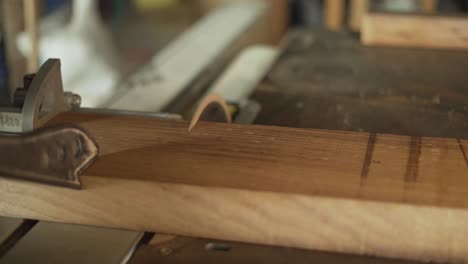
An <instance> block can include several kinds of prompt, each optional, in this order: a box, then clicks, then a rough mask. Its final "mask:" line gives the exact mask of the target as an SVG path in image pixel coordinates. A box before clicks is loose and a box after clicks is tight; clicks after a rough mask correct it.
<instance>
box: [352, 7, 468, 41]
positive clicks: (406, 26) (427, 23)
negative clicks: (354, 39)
mask: <svg viewBox="0 0 468 264" xmlns="http://www.w3.org/2000/svg"><path fill="white" fill-rule="evenodd" d="M361 41H362V43H363V44H364V45H372V46H401V47H423V48H439V49H468V19H467V18H465V17H442V16H420V15H397V14H367V15H366V16H365V17H364V21H363V25H362V34H361Z"/></svg>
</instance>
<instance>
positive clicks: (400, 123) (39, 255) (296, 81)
mask: <svg viewBox="0 0 468 264" xmlns="http://www.w3.org/2000/svg"><path fill="white" fill-rule="evenodd" d="M467 66H468V54H467V53H466V52H465V53H463V52H455V51H433V50H419V49H401V48H398V49H389V48H364V47H362V46H361V45H360V43H359V40H358V39H357V37H356V36H355V35H352V34H349V33H329V32H324V31H309V30H299V31H297V32H296V33H294V34H291V39H290V42H289V44H288V45H287V47H286V48H285V51H284V53H283V54H282V56H281V57H280V59H279V60H278V62H277V63H276V65H275V66H274V67H273V69H272V70H271V71H270V73H269V74H268V75H267V76H266V77H265V79H264V81H263V82H262V84H261V85H259V87H258V88H257V90H256V91H255V93H254V95H253V96H252V99H253V100H256V101H258V102H259V103H260V104H261V105H262V111H261V112H260V114H259V116H258V118H257V120H256V124H262V125H276V126H287V127H298V128H318V129H327V130H345V131H357V132H369V133H371V135H372V134H376V133H387V134H399V135H407V136H408V135H409V136H411V137H412V139H414V140H415V142H417V139H418V138H419V137H422V136H431V137H450V138H457V139H468V129H467V128H468V122H467V120H466V118H465V116H466V114H467V111H468V108H467V107H466V102H467V101H468V94H467V92H466V91H465V86H466V83H468V76H467V75H466V73H465V72H466V68H467ZM370 138H371V137H370ZM460 146H461V148H462V149H463V145H461V144H460ZM416 147H417V144H415V146H413V148H416ZM465 159H466V157H465ZM161 214H164V212H163V211H162V212H161ZM28 223H29V224H28V225H26V227H24V228H26V231H23V232H22V233H20V234H21V235H24V236H23V237H22V238H21V239H17V243H16V244H15V245H8V247H9V251H8V252H6V254H5V255H4V258H3V259H1V260H0V263H12V262H15V261H16V262H21V261H27V260H28V261H30V260H31V259H33V260H39V259H43V260H44V258H46V257H50V254H56V256H57V257H56V258H54V260H55V261H57V262H59V261H60V259H62V260H63V258H61V256H62V257H63V255H65V256H66V257H67V258H70V254H73V250H74V248H79V247H78V245H77V243H79V245H81V246H82V245H83V244H85V243H86V242H84V241H83V240H79V241H73V240H71V238H70V237H66V236H65V235H64V234H67V233H66V230H67V225H64V224H52V223H46V222H39V223H38V224H36V225H33V224H35V222H33V221H28ZM50 225H61V226H63V230H64V233H63V234H60V233H58V234H49V233H47V232H45V233H44V232H39V231H38V230H36V229H38V227H42V228H44V227H45V228H47V226H50ZM28 226H29V229H28ZM1 227H2V226H0V228H1ZM88 228H90V227H83V232H84V233H85V232H87V231H86V229H88ZM317 228H320V227H317ZM90 229H93V228H90ZM97 229H99V230H100V231H99V232H100V234H101V235H102V236H101V237H93V235H88V237H86V239H89V240H93V241H94V242H95V243H97V242H96V241H98V242H99V243H97V244H96V245H93V247H92V248H87V249H86V250H83V251H81V252H79V255H77V256H76V260H78V259H80V258H85V261H83V259H81V261H78V262H86V261H93V260H94V259H89V258H90V257H92V256H99V257H100V259H99V262H100V263H115V262H116V261H117V262H118V261H123V260H124V259H126V258H127V256H129V254H130V252H131V251H132V249H131V247H129V245H134V246H135V245H138V246H137V249H136V251H135V252H134V254H133V255H132V256H131V257H130V259H129V263H154V262H162V263H185V262H208V263H218V262H226V263H239V262H243V263H244V262H247V263H258V262H267V261H268V262H270V263H284V262H287V263H290V262H292V263H314V262H317V263H343V262H346V263H415V262H409V261H400V260H389V259H380V258H379V259H377V258H373V257H363V256H351V255H345V254H331V253H323V252H316V251H307V250H300V249H291V248H281V247H270V246H259V245H251V244H244V243H234V242H223V241H213V240H209V239H197V238H188V237H174V236H167V235H160V234H156V235H154V237H153V236H152V234H135V233H134V232H127V231H117V230H111V229H102V228H95V230H97ZM56 230H57V229H56ZM27 231H29V232H27ZM36 231H37V232H36ZM88 232H92V231H91V230H88ZM99 232H95V233H94V234H98V233H99ZM116 232H117V233H118V234H117V233H116ZM115 234H117V237H119V236H120V237H121V238H122V237H125V239H120V240H119V239H116V238H115ZM68 235H70V236H73V235H76V236H80V237H81V236H82V235H83V234H78V233H71V234H68ZM46 237H47V238H46ZM0 239H2V236H1V235H0ZM0 241H1V240H0ZM64 241H65V242H64ZM116 241H120V242H121V243H120V244H118V243H117V244H116ZM60 245H61V246H60ZM64 245H65V246H64ZM57 248H59V250H57ZM112 249H114V250H112ZM78 251H79V250H78ZM117 251H118V252H117ZM0 252H1V251H0ZM106 256H108V258H106ZM49 260H50V259H49Z"/></svg>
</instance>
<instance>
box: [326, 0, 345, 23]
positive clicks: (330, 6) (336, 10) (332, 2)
mask: <svg viewBox="0 0 468 264" xmlns="http://www.w3.org/2000/svg"><path fill="white" fill-rule="evenodd" d="M344 11H345V2H344V0H326V1H325V11H324V19H325V20H324V21H325V27H326V28H327V29H328V30H332V31H339V30H341V29H343V20H344Z"/></svg>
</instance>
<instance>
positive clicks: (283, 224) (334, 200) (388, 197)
mask: <svg viewBox="0 0 468 264" xmlns="http://www.w3.org/2000/svg"><path fill="white" fill-rule="evenodd" d="M64 120H66V121H67V122H72V123H79V124H81V125H82V126H83V127H85V128H86V129H87V130H89V131H90V132H91V133H92V134H93V135H94V136H95V138H96V140H97V141H98V143H99V145H100V147H101V155H100V158H99V160H98V161H97V162H96V163H95V164H94V165H93V166H92V167H90V168H89V169H88V170H87V171H86V172H85V175H84V176H83V184H84V189H83V190H81V191H76V190H69V189H64V188H58V187H53V186H44V185H39V184H34V183H27V182H21V181H14V180H9V179H0V193H1V194H2V199H1V200H0V215H5V216H14V217H23V218H33V219H39V220H48V221H57V222H66V223H76V224H88V225H97V226H107V227H117V228H128V229H136V230H147V231H155V232H162V233H169V234H176V235H188V236H197V237H208V238H217V239H226V240H234V241H243V242H252V243H260V244H269V245H280V246H291V247H299V248H306V249H318V250H328V251H336V252H343V253H356V254H366V255H379V256H386V257H398V258H408V259H414V260H433V261H455V262H459V261H468V253H467V252H468V246H467V245H466V243H465V240H466V237H467V236H468V225H467V224H466V223H467V221H468V211H467V210H466V208H467V206H468V198H467V197H468V195H467V194H468V190H467V189H466V188H465V186H466V184H467V183H468V170H467V167H468V165H467V163H466V161H465V159H464V155H463V154H464V149H465V146H466V144H468V142H467V141H464V140H456V139H443V138H428V137H422V138H416V137H407V136H395V135H382V134H376V135H373V134H371V135H369V134H367V133H353V132H338V131H324V130H314V129H292V128H280V127H264V126H244V125H235V124H231V125H227V124H218V123H200V124H198V125H197V127H195V129H194V130H193V131H192V132H188V131H187V126H188V125H187V123H186V122H183V121H179V122H177V121H167V120H158V119H149V118H138V117H128V116H127V117H116V116H104V115H101V116H100V115H90V114H77V113H68V114H66V115H62V116H61V117H59V119H57V120H56V121H55V122H60V121H64ZM462 150H463V151H462Z"/></svg>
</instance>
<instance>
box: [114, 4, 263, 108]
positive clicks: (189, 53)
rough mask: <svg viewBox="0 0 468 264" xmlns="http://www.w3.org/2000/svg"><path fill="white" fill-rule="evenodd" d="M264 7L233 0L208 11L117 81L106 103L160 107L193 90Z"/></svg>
mask: <svg viewBox="0 0 468 264" xmlns="http://www.w3.org/2000/svg"><path fill="white" fill-rule="evenodd" d="M266 10H267V5H266V3H265V1H240V2H237V1H235V3H232V4H228V5H226V6H223V7H220V8H218V9H216V10H214V11H212V12H211V13H210V14H208V15H206V16H204V17H203V18H202V19H200V21H198V22H197V23H195V24H194V25H193V26H191V27H190V28H189V29H188V30H187V31H185V32H184V33H183V34H181V35H180V36H179V37H178V38H177V39H176V40H174V41H172V42H171V43H170V44H169V45H168V46H167V47H165V48H164V49H163V50H162V51H160V52H159V53H158V54H156V55H155V56H154V57H153V59H152V60H151V62H150V63H148V64H147V65H145V66H144V67H143V68H141V69H140V70H139V71H137V72H135V73H134V74H132V75H131V76H130V77H129V78H128V79H127V80H126V82H124V83H122V84H121V85H119V88H118V90H119V91H120V92H121V94H119V96H117V97H116V98H115V99H113V100H112V101H111V102H110V103H109V105H108V108H111V109H124V110H131V111H147V112H148V111H149V112H152V111H162V110H163V109H165V107H167V106H168V105H169V104H170V103H171V102H173V100H174V99H176V98H177V97H178V96H180V95H181V94H184V95H187V94H197V93H198V92H199V90H197V88H199V87H202V86H203V85H200V84H207V83H206V81H207V80H210V79H211V78H212V77H214V76H213V75H216V74H217V73H218V70H219V69H220V68H221V66H222V65H223V64H224V62H225V61H227V59H228V58H229V51H232V49H234V45H235V44H239V42H238V41H239V40H240V39H241V38H242V37H243V34H244V33H245V32H247V31H248V29H250V28H251V27H252V25H254V23H255V22H257V21H258V20H259V19H260V18H261V17H262V15H263V14H265V12H266ZM188 88H190V89H188ZM179 102H180V100H179Z"/></svg>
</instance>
